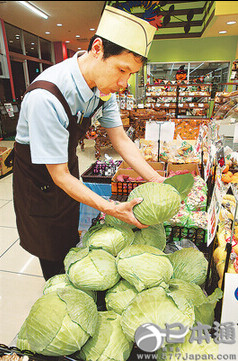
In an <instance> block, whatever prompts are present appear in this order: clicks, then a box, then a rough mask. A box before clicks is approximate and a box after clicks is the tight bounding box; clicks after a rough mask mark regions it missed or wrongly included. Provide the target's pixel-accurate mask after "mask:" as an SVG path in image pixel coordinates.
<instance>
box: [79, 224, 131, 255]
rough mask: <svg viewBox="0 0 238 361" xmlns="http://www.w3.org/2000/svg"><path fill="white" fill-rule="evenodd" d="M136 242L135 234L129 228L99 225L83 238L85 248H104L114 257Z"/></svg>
mask: <svg viewBox="0 0 238 361" xmlns="http://www.w3.org/2000/svg"><path fill="white" fill-rule="evenodd" d="M133 240H134V232H133V231H132V230H131V228H130V227H127V226H109V225H106V224H99V225H97V226H94V227H91V228H90V229H89V230H88V231H87V232H86V233H85V235H84V236H83V240H82V241H83V245H84V247H90V246H93V247H94V248H102V249H104V250H105V251H107V252H109V253H111V254H112V255H113V256H117V254H118V253H119V252H120V251H121V250H122V249H123V248H124V247H126V246H129V245H130V244H131V243H132V242H133Z"/></svg>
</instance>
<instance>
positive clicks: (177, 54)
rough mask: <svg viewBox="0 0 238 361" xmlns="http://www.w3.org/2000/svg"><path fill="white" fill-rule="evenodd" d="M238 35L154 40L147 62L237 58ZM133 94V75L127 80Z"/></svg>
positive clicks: (230, 60) (229, 59) (230, 59)
mask: <svg viewBox="0 0 238 361" xmlns="http://www.w3.org/2000/svg"><path fill="white" fill-rule="evenodd" d="M237 53H238V36H224V37H216V38H209V37H207V38H198V39H197V38H193V39H169V40H154V41H153V43H152V45H151V49H150V52H149V57H148V62H149V63H150V62H161V63H173V62H197V61H201V62H202V61H229V62H230V63H231V64H232V62H233V61H234V60H235V59H236V58H237ZM129 84H130V89H131V92H132V93H133V94H134V95H135V75H133V76H132V77H131V79H130V81H129Z"/></svg>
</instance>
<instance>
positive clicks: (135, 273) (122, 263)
mask: <svg viewBox="0 0 238 361" xmlns="http://www.w3.org/2000/svg"><path fill="white" fill-rule="evenodd" d="M116 263H117V269H118V272H119V274H120V275H121V277H122V278H124V279H125V280H127V281H128V282H129V283H130V284H131V285H133V286H134V287H135V288H136V289H137V291H138V292H140V291H142V290H144V289H146V288H150V287H155V286H158V285H160V284H161V283H162V282H165V283H167V282H168V281H169V280H170V278H171V277H172V274H173V268H172V265H171V263H170V261H169V259H168V258H167V257H166V255H165V254H164V253H163V252H162V251H160V250H159V249H158V248H155V247H152V246H147V245H131V246H128V247H126V248H124V249H123V250H122V251H121V252H120V253H119V254H118V256H117V258H116Z"/></svg>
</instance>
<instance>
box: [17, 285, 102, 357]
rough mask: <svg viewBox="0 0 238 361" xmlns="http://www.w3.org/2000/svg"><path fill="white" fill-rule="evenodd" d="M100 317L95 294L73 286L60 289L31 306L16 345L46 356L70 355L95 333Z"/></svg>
mask: <svg viewBox="0 0 238 361" xmlns="http://www.w3.org/2000/svg"><path fill="white" fill-rule="evenodd" d="M97 318H98V312H97V307H96V304H95V303H94V301H93V299H92V297H90V296H88V295H87V294H86V293H85V292H82V291H80V290H77V289H75V288H73V287H65V288H60V289H57V290H56V291H53V292H50V293H48V294H46V295H43V296H42V297H40V298H39V299H38V300H37V301H36V302H35V304H34V305H33V306H32V308H31V310H30V313H29V315H28V317H27V318H26V320H25V322H24V324H23V325H22V327H21V330H20V332H19V334H18V339H17V347H18V348H20V349H21V350H23V349H28V350H30V351H32V352H36V353H39V354H42V355H46V356H59V355H70V354H72V353H74V352H76V351H78V350H80V348H81V347H82V346H83V345H84V344H85V343H86V341H87V340H88V338H89V337H90V336H93V335H94V332H95V330H96V325H97Z"/></svg>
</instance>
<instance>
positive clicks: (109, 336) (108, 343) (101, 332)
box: [79, 311, 133, 361]
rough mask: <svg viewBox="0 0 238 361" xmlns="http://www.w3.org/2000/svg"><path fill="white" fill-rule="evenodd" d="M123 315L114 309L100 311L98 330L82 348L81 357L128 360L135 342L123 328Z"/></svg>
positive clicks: (101, 360)
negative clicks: (125, 333)
mask: <svg viewBox="0 0 238 361" xmlns="http://www.w3.org/2000/svg"><path fill="white" fill-rule="evenodd" d="M120 321H121V316H120V315H118V314H117V313H115V312H113V311H104V312H98V323H97V330H96V332H95V334H94V336H93V337H92V338H90V339H89V340H88V342H87V343H86V344H85V345H84V347H83V348H82V349H81V351H80V353H79V355H80V359H83V360H90V361H125V360H128V358H129V356H130V353H131V350H132V347H133V342H131V341H128V340H127V339H126V336H125V335H124V333H123V331H122V328H121V324H120Z"/></svg>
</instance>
